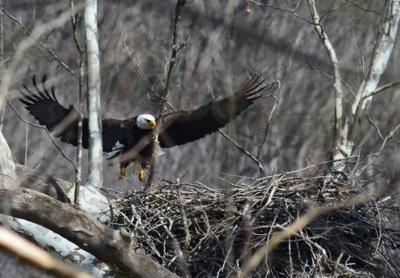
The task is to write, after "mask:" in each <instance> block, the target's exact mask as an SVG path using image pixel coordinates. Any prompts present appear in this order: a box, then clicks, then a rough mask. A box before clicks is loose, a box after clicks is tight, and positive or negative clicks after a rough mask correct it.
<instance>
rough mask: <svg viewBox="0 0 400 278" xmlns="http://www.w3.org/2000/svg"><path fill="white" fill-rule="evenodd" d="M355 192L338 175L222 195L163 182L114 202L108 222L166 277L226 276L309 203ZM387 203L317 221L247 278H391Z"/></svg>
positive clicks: (263, 183)
mask: <svg viewBox="0 0 400 278" xmlns="http://www.w3.org/2000/svg"><path fill="white" fill-rule="evenodd" d="M323 182H324V183H325V184H324V185H323V186H322V184H323ZM321 188H322V189H321ZM360 192H362V188H360V187H357V186H355V185H353V184H352V182H351V180H350V179H348V178H347V177H346V176H345V175H344V174H342V173H336V174H334V175H333V176H331V178H329V179H328V178H327V177H324V176H316V177H311V178H300V177H286V178H284V177H283V176H280V177H279V176H275V177H270V178H263V179H259V180H255V181H253V182H251V183H250V184H241V183H239V184H234V185H232V186H230V188H229V189H224V190H216V189H212V188H209V187H207V186H205V185H201V184H196V185H193V184H166V185H163V186H162V187H160V188H159V189H157V190H154V191H152V192H147V193H146V192H141V191H134V192H130V193H129V194H128V195H127V196H125V197H124V198H122V199H120V200H117V201H116V202H115V204H114V210H115V217H114V219H113V223H112V225H113V226H114V227H115V228H118V227H126V228H128V229H129V231H130V232H131V233H132V236H133V238H134V239H135V240H136V241H137V242H138V244H139V247H140V248H142V249H143V250H145V252H147V253H148V254H149V255H150V256H152V257H153V258H154V259H155V260H156V261H158V262H159V263H160V264H162V265H164V266H165V267H167V268H168V269H170V270H171V271H173V272H176V273H178V274H180V275H184V276H190V275H191V276H192V277H217V276H218V277H228V276H230V275H232V274H233V273H236V272H237V271H239V270H240V267H241V266H242V265H243V263H244V262H245V261H246V260H247V259H248V258H249V257H251V256H252V255H253V253H254V251H255V250H257V249H258V248H259V247H261V246H262V245H264V244H265V243H266V242H267V241H268V239H269V238H270V237H271V235H272V233H274V232H279V231H281V230H282V228H283V227H285V226H286V225H288V224H289V223H292V222H293V221H295V220H296V219H297V217H298V216H300V215H302V214H303V213H304V212H306V211H307V209H308V208H309V207H310V206H321V205H327V204H330V203H333V202H336V201H340V200H346V199H347V198H351V196H354V195H356V194H359V193H360ZM393 202H394V198H393V197H392V198H389V200H386V201H385V200H383V201H380V202H374V203H369V204H365V205H362V206H360V207H357V208H353V209H348V210H341V211H337V212H336V213H334V214H331V215H329V216H324V217H320V218H319V219H318V220H316V221H314V222H312V223H311V224H310V225H308V226H307V227H306V228H305V229H303V230H302V231H301V232H300V233H298V234H296V235H293V236H292V237H291V238H290V239H289V240H287V241H285V242H282V243H281V244H280V246H279V247H278V248H276V249H275V250H274V251H273V252H272V253H271V254H268V256H267V259H266V260H264V262H263V263H262V264H261V265H260V266H259V267H258V268H257V269H255V270H254V271H253V272H252V277H267V276H270V277H288V276H290V275H293V277H307V276H314V275H325V276H330V275H333V274H335V275H337V276H338V277H374V276H380V277H382V276H385V277H396V274H398V273H400V267H399V265H398V264H396V263H395V261H396V256H397V260H398V259H399V253H398V252H396V249H397V247H398V246H396V244H397V245H399V242H400V241H399V239H400V236H399V232H398V231H397V232H396V230H395V229H393V228H391V223H389V217H390V216H391V215H393V214H394V213H397V214H398V208H397V207H396V206H394V205H393Z"/></svg>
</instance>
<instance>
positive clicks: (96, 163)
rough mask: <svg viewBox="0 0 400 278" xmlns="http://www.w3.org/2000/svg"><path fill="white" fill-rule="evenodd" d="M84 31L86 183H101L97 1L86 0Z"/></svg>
mask: <svg viewBox="0 0 400 278" xmlns="http://www.w3.org/2000/svg"><path fill="white" fill-rule="evenodd" d="M86 4H87V6H86V8H85V32H86V55H87V82H88V95H87V97H88V114H89V115H88V119H89V179H88V184H89V185H92V186H95V187H97V188H100V187H101V186H102V185H103V143H102V133H101V101H100V52H99V43H98V40H97V39H98V31H97V1H96V0H87V1H86Z"/></svg>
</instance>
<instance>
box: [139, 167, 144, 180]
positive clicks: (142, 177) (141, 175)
mask: <svg viewBox="0 0 400 278" xmlns="http://www.w3.org/2000/svg"><path fill="white" fill-rule="evenodd" d="M138 179H139V180H140V181H141V182H143V181H144V169H143V168H140V170H139V173H138Z"/></svg>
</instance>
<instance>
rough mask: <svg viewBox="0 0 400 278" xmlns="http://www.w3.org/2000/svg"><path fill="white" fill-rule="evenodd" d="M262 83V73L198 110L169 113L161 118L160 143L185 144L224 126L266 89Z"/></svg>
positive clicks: (166, 145)
mask: <svg viewBox="0 0 400 278" xmlns="http://www.w3.org/2000/svg"><path fill="white" fill-rule="evenodd" d="M263 84H264V80H263V79H262V78H260V76H253V77H251V78H249V79H247V80H246V81H244V82H243V83H242V85H241V86H240V88H239V90H238V91H237V92H235V93H234V94H233V95H232V96H229V97H226V98H223V99H220V100H215V101H211V102H209V103H207V104H205V105H203V106H200V107H199V108H197V109H193V110H188V111H179V112H173V113H171V114H168V115H166V116H165V117H163V118H162V119H161V125H162V126H161V131H160V134H159V141H160V146H161V147H163V148H169V147H173V146H177V145H182V144H185V143H188V142H192V141H195V140H197V139H200V138H202V137H204V136H206V135H207V134H210V133H213V132H215V131H217V130H218V129H219V128H222V127H224V126H225V125H226V124H227V123H228V122H229V121H231V120H232V119H233V118H235V117H236V116H237V115H239V114H240V113H242V112H243V111H244V110H246V109H247V108H248V107H249V106H250V105H251V104H253V102H254V101H255V100H256V99H258V98H259V97H261V96H262V91H263V90H264V89H265V88H266V87H265V86H264V85H263ZM158 122H159V121H158Z"/></svg>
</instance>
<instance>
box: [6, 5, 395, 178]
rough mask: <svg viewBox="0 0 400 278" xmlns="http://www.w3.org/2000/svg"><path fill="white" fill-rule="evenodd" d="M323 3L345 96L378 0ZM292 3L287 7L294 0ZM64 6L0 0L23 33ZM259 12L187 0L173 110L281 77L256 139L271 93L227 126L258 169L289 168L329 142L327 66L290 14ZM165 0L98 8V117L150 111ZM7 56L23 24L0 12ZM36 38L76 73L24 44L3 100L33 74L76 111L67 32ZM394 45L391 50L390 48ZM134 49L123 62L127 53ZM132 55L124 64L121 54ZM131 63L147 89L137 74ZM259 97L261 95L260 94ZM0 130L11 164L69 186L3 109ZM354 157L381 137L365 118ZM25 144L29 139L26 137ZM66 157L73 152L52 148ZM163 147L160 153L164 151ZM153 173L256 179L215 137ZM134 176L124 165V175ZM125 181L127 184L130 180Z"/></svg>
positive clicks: (388, 104) (170, 156)
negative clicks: (252, 80)
mask: <svg viewBox="0 0 400 278" xmlns="http://www.w3.org/2000/svg"><path fill="white" fill-rule="evenodd" d="M353 2H354V1H320V3H318V4H319V9H320V14H321V15H324V17H323V24H324V28H325V30H326V32H327V33H328V34H329V35H330V39H331V40H332V43H333V45H334V47H335V49H336V51H337V53H338V57H339V61H340V67H341V69H342V71H343V78H344V82H343V84H344V85H345V93H346V96H345V101H346V102H348V103H351V101H352V100H353V94H354V90H355V89H356V88H357V86H359V84H360V80H361V79H362V77H363V76H364V75H365V74H366V72H365V70H366V65H368V62H369V59H370V57H371V53H372V51H373V43H374V39H375V37H376V34H377V32H378V30H377V26H378V23H379V22H380V17H379V13H380V11H381V9H382V8H383V4H384V1H356V2H354V3H353ZM287 4H288V5H289V7H292V8H296V7H297V5H298V7H297V9H296V10H295V13H296V14H298V15H299V16H301V17H304V18H306V19H307V18H309V11H308V8H307V6H306V5H305V3H302V1H300V2H297V1H296V3H289V2H288V3H287ZM294 4H296V5H294ZM66 5H67V3H66V2H65V1H50V2H48V1H33V2H32V1H4V7H5V9H6V10H7V11H8V12H10V13H11V14H12V15H13V16H14V17H15V18H17V19H19V20H20V21H21V23H22V24H24V26H25V27H26V28H28V29H29V28H30V26H32V25H33V24H34V23H35V22H36V21H42V22H45V21H48V20H51V19H53V18H55V17H57V15H58V14H60V13H62V12H63V11H64V10H65V8H66ZM266 5H271V7H268V6H261V7H260V6H254V5H251V6H250V12H249V13H248V12H246V8H247V2H246V1H189V4H188V5H186V6H185V7H184V8H183V11H182V21H181V23H180V25H179V27H178V32H179V42H182V43H187V46H186V48H185V49H184V53H183V54H182V55H181V58H180V61H179V64H178V67H177V69H176V71H175V73H174V79H173V83H172V93H171V97H170V103H171V104H173V105H174V107H176V108H178V109H185V108H191V107H194V106H196V105H200V104H203V103H205V102H207V101H209V100H211V99H212V98H213V97H214V96H215V97H219V96H225V95H228V94H229V93H231V92H232V91H233V90H234V89H235V88H237V87H238V86H239V84H240V82H241V81H242V80H244V79H245V78H246V76H247V75H248V74H249V73H251V72H253V71H257V72H262V75H263V76H264V77H265V78H266V79H267V80H268V81H273V80H276V81H278V80H279V81H280V88H279V89H274V90H273V91H271V94H273V95H275V96H276V98H277V99H278V100H279V104H278V105H277V107H276V111H275V112H274V114H273V116H272V119H271V123H270V127H269V130H268V134H267V137H266V141H265V143H264V144H263V145H262V146H260V145H261V143H262V139H263V136H264V133H265V128H266V122H267V119H268V116H269V113H270V112H271V109H272V107H273V104H274V103H275V100H274V99H273V98H270V97H265V98H263V99H261V100H260V101H258V103H257V104H256V105H254V106H253V107H251V108H250V109H249V110H248V111H246V112H245V113H243V115H241V116H240V117H239V118H238V119H237V120H236V121H233V122H232V123H231V124H230V125H229V126H228V127H227V128H226V129H225V130H226V132H227V133H228V134H229V135H230V136H231V137H233V138H234V139H235V140H237V141H238V142H239V143H240V144H241V145H242V146H243V147H244V148H245V149H246V150H248V151H249V152H251V153H253V154H255V155H256V154H257V153H259V154H260V156H259V158H260V161H262V163H263V165H264V167H265V171H266V172H267V173H274V172H276V171H279V172H281V171H288V170H293V169H296V168H300V167H304V166H306V165H308V164H313V163H315V162H320V161H324V160H327V159H329V156H330V149H331V146H332V132H333V128H332V125H333V119H334V118H333V116H334V108H333V107H334V97H333V93H332V91H331V84H332V76H331V73H330V67H331V65H330V62H329V60H328V57H327V55H326V52H325V50H324V49H323V46H322V44H321V42H320V40H319V38H318V37H317V35H316V33H315V31H314V29H313V26H312V25H310V24H308V23H307V22H305V21H303V20H300V19H298V18H297V17H295V16H293V15H292V14H290V13H288V12H285V11H282V10H279V9H276V8H273V6H274V5H276V6H279V5H280V1H267V2H266ZM174 7H175V6H174V1H161V2H160V1H103V2H100V3H99V9H98V16H99V30H100V38H99V41H100V47H101V70H102V71H101V74H102V101H103V116H104V117H112V118H125V117H129V116H132V115H137V114H139V113H143V112H152V113H155V114H157V106H156V105H155V104H154V102H152V101H151V99H153V100H154V99H157V97H156V95H155V94H154V92H160V91H161V89H162V88H163V81H164V77H165V70H166V63H167V61H168V58H169V49H170V39H171V26H172V17H173V11H174ZM3 22H4V30H6V32H4V34H3V35H4V54H3V55H4V56H5V57H6V56H7V53H9V52H12V51H13V45H15V44H16V43H18V41H19V40H21V39H23V38H24V34H23V32H22V31H21V27H20V26H19V25H18V24H17V23H15V22H13V21H11V20H10V19H9V18H7V17H6V16H3ZM41 41H43V43H45V44H46V45H47V46H48V47H49V48H50V49H52V50H53V51H54V53H55V55H57V57H59V59H60V60H62V61H63V62H64V63H65V64H67V65H68V66H69V67H70V68H71V69H72V70H74V72H75V74H72V73H71V72H70V71H68V70H66V69H65V68H64V67H62V66H60V64H59V63H58V62H57V61H55V60H54V57H52V55H49V54H48V53H46V50H44V49H41V48H40V47H36V48H32V49H31V50H30V51H29V53H28V55H27V56H26V57H25V59H24V61H23V65H21V67H20V69H19V70H18V73H17V76H16V78H15V79H14V82H15V83H14V86H13V88H14V90H12V92H11V93H10V94H11V98H17V97H18V96H19V93H18V91H17V89H18V88H21V83H22V82H25V83H27V84H29V82H30V80H31V77H32V75H33V74H36V75H38V76H41V75H42V74H48V75H49V77H51V78H52V79H55V81H54V82H55V83H56V92H57V96H58V98H59V100H60V101H62V102H63V104H64V105H65V106H69V105H70V104H74V105H75V106H76V107H77V101H78V93H77V91H78V84H77V74H76V72H78V71H79V70H78V64H77V63H78V62H77V56H78V54H77V51H76V49H75V45H74V42H73V40H72V28H71V26H69V25H68V24H67V25H66V26H65V28H61V29H57V30H54V31H53V32H52V33H51V34H49V35H48V36H46V37H45V38H42V39H41ZM396 46H397V45H396ZM130 54H131V55H130ZM398 55H399V49H398V47H395V49H394V52H393V54H392V59H391V62H390V65H389V67H388V69H387V70H386V72H385V74H384V76H383V79H382V83H383V84H384V83H386V82H389V81H390V82H391V81H395V80H396V77H397V76H398V71H399V65H398V63H397V61H398V59H397V57H398ZM130 56H131V57H130ZM137 66H139V67H140V69H141V71H142V72H143V74H144V76H145V78H147V79H148V81H149V82H150V84H151V86H152V87H153V89H154V92H152V91H151V90H149V88H148V87H146V85H145V84H144V82H143V80H142V78H141V77H140V76H139V75H138V72H137ZM396 92H397V90H396V88H393V89H389V90H387V91H385V93H383V94H381V95H377V96H376V97H375V98H374V100H373V103H372V104H371V105H370V109H369V110H368V114H369V116H370V118H371V119H372V120H373V122H374V123H375V124H376V126H377V127H379V129H380V130H381V132H382V133H383V134H384V135H385V134H386V133H388V132H389V131H390V129H391V128H392V127H393V126H394V125H395V124H397V123H398V122H399V115H398V113H397V111H398V107H399V94H398V93H396ZM267 94H268V93H267ZM12 103H14V104H15V105H16V106H17V109H18V111H20V112H21V113H22V114H23V115H24V117H25V118H26V119H28V120H32V119H31V118H30V117H29V116H28V115H27V113H26V111H24V108H23V106H22V105H20V104H19V103H18V101H17V100H12ZM4 123H5V130H4V134H5V136H6V137H7V139H9V140H8V141H9V142H10V145H11V148H12V151H13V154H14V155H15V157H16V158H17V160H18V161H19V162H21V163H24V162H25V164H26V165H28V166H29V167H32V168H39V169H40V170H41V171H43V172H45V173H47V174H51V175H54V176H58V177H62V178H65V179H68V180H71V181H72V180H73V169H72V168H71V167H69V165H68V163H67V162H66V161H65V159H63V157H62V155H61V154H60V153H59V152H58V151H57V149H56V148H55V147H54V146H53V144H52V143H51V141H50V140H49V139H48V136H47V134H46V133H45V132H44V131H43V130H40V129H37V128H34V127H29V126H27V124H25V123H23V122H22V121H21V120H20V119H19V118H18V117H16V115H15V113H14V112H13V111H12V110H11V109H10V107H8V108H7V110H6V113H5V119H4ZM362 128H363V131H362V132H361V136H360V138H359V142H358V143H359V144H358V146H359V147H358V148H357V150H356V153H371V152H373V151H374V150H376V149H377V147H378V146H380V143H381V138H380V137H379V135H378V133H377V130H376V128H375V127H374V126H373V125H372V124H371V123H370V122H368V121H365V122H364V123H363V127H362ZM26 137H27V138H26ZM61 145H62V148H63V149H64V150H65V151H66V153H67V154H68V156H69V157H71V158H73V157H74V155H75V151H74V148H72V147H70V146H67V145H65V144H61ZM397 145H398V138H393V140H392V141H391V144H390V145H388V146H387V148H386V151H387V152H386V153H385V154H384V156H397V153H396V151H395V150H396V149H397V148H396V146H397ZM164 151H165V150H164ZM105 167H106V168H105V171H106V172H107V175H105V185H111V184H113V185H115V184H116V183H118V181H117V175H118V174H117V167H116V166H112V167H110V166H107V165H106V166H105ZM159 169H160V175H161V176H165V177H168V178H169V179H175V178H176V177H178V176H184V178H185V179H187V180H190V181H197V180H198V181H200V182H206V183H209V182H213V183H216V184H218V183H220V181H218V180H217V177H218V176H221V175H224V174H228V175H246V176H256V175H257V174H258V167H257V165H256V164H254V163H253V162H252V161H251V160H249V158H248V157H247V156H245V155H243V153H241V152H240V151H238V150H237V149H236V148H235V147H234V146H233V145H232V144H231V143H229V142H228V141H227V140H226V139H224V138H223V137H222V136H221V135H220V134H213V135H210V136H208V137H207V138H205V139H203V140H199V141H198V142H194V143H191V144H187V145H185V146H183V147H176V148H173V149H170V150H166V151H165V155H163V156H161V157H160V159H159ZM132 171H133V172H135V171H134V169H132V168H131V169H130V173H132ZM128 182H135V183H137V180H136V174H130V175H129V177H128Z"/></svg>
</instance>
